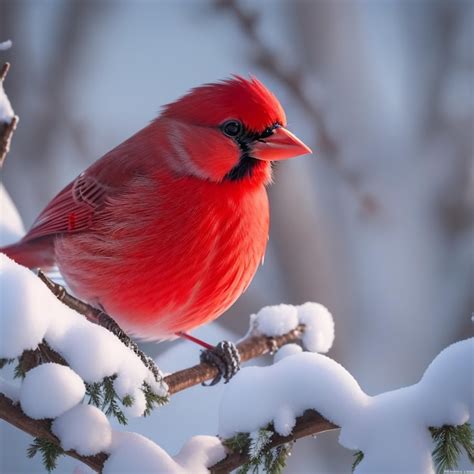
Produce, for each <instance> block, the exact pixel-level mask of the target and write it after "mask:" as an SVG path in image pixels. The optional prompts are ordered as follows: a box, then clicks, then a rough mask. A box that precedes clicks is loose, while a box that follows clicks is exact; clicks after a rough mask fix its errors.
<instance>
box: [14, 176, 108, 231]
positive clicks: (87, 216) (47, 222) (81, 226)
mask: <svg viewBox="0 0 474 474" xmlns="http://www.w3.org/2000/svg"><path fill="white" fill-rule="evenodd" d="M110 191H111V190H110V186H108V184H107V183H103V182H101V181H100V180H98V179H97V178H95V177H94V176H91V175H90V174H88V173H87V172H84V173H82V174H80V175H79V176H78V177H77V178H76V179H75V180H74V181H73V182H72V183H70V184H68V185H67V186H66V187H65V188H64V189H63V190H62V191H61V192H60V193H59V194H58V195H57V196H56V197H55V198H54V199H53V200H52V201H51V202H50V203H49V204H48V205H47V206H46V208H45V209H44V210H43V211H42V212H41V214H40V215H39V216H38V217H37V219H36V220H35V222H34V223H33V225H32V226H31V229H30V230H29V231H28V233H27V234H26V235H25V237H24V239H23V240H32V239H36V238H38V237H44V236H46V235H52V234H58V233H65V232H67V233H72V232H81V231H83V230H86V229H88V228H89V227H90V225H91V223H92V218H93V216H94V213H95V212H96V211H97V209H99V208H100V207H101V206H102V205H103V204H104V201H105V199H106V197H107V196H108V195H109V194H110Z"/></svg>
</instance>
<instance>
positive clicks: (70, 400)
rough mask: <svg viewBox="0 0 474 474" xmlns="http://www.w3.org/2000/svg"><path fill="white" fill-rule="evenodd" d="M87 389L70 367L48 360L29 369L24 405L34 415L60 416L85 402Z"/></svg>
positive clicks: (27, 411)
mask: <svg viewBox="0 0 474 474" xmlns="http://www.w3.org/2000/svg"><path fill="white" fill-rule="evenodd" d="M85 392H86V389H85V386H84V382H83V381H82V379H81V378H80V377H79V376H78V375H77V374H76V373H75V372H74V371H72V370H71V369H70V368H69V367H66V366H64V365H60V364H54V363H47V364H42V365H39V366H38V367H35V368H33V369H31V370H29V371H28V372H27V373H26V376H25V378H24V380H23V383H22V384H21V389H20V405H21V409H22V410H23V412H24V413H25V414H26V415H28V416H29V417H30V418H33V419H35V420H40V419H43V418H56V417H57V416H60V415H62V414H63V413H64V412H66V411H67V410H69V409H71V408H72V407H74V406H75V405H77V404H78V403H80V402H81V400H82V399H83V398H84V395H85Z"/></svg>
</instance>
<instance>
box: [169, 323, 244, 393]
mask: <svg viewBox="0 0 474 474" xmlns="http://www.w3.org/2000/svg"><path fill="white" fill-rule="evenodd" d="M176 335H177V336H179V337H182V338H184V339H188V340H189V341H191V342H194V343H195V344H199V345H200V346H202V347H204V348H205V350H203V351H201V356H200V360H201V362H202V363H205V364H209V365H213V366H214V367H216V368H217V370H218V374H217V375H216V376H215V377H214V379H213V380H212V381H211V382H210V383H208V384H206V383H204V382H203V385H205V386H212V385H216V384H217V383H219V382H220V380H221V378H224V380H225V383H227V382H228V381H229V380H230V379H231V378H232V377H233V376H234V375H235V374H236V373H237V372H238V371H239V370H240V354H239V351H238V349H237V347H236V346H235V344H234V343H233V342H229V341H222V342H219V344H217V346H211V345H210V344H208V343H207V342H204V341H202V340H201V339H198V338H197V337H194V336H191V335H190V334H187V333H185V332H178V333H176Z"/></svg>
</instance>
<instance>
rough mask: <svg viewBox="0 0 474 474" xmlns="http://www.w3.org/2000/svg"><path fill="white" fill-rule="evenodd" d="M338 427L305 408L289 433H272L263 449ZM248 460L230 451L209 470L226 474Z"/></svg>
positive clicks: (218, 473) (240, 454)
mask: <svg viewBox="0 0 474 474" xmlns="http://www.w3.org/2000/svg"><path fill="white" fill-rule="evenodd" d="M338 428H339V426H337V425H335V424H334V423H331V422H330V421H328V420H326V418H324V417H323V416H322V415H320V414H319V413H318V412H316V411H314V410H306V411H305V412H304V414H303V415H302V416H300V417H298V418H297V419H296V424H295V427H294V428H293V431H292V433H291V434H290V435H288V436H282V435H280V434H278V433H274V434H273V436H272V438H271V441H270V442H269V443H268V444H267V445H266V446H265V449H264V451H268V450H270V449H273V448H276V447H277V446H280V445H282V444H286V443H289V442H292V441H296V440H297V439H300V438H304V437H306V436H311V435H314V434H317V433H323V432H324V431H329V430H336V429H338ZM249 461H250V458H249V456H248V454H246V453H239V452H231V453H229V454H228V455H227V457H226V458H224V459H223V460H222V461H219V462H218V463H217V464H214V466H212V467H210V468H209V470H210V471H211V473H212V474H226V473H228V472H230V471H232V470H233V469H237V468H238V467H240V466H242V465H243V464H245V463H247V462H249Z"/></svg>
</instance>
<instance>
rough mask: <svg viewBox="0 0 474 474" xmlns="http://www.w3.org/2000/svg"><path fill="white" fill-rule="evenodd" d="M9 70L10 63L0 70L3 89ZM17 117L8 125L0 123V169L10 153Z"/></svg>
mask: <svg viewBox="0 0 474 474" xmlns="http://www.w3.org/2000/svg"><path fill="white" fill-rule="evenodd" d="M9 70H10V63H5V64H4V65H3V66H2V68H1V69H0V87H3V82H4V80H5V78H6V77H7V74H8V71H9ZM18 120H19V119H18V116H17V115H15V116H14V117H13V118H12V119H11V121H10V122H9V123H0V168H1V167H2V166H3V162H4V161H5V158H6V157H7V154H8V152H9V151H10V144H11V140H12V137H13V132H14V131H15V129H16V126H17V125H18Z"/></svg>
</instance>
